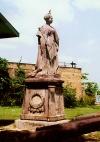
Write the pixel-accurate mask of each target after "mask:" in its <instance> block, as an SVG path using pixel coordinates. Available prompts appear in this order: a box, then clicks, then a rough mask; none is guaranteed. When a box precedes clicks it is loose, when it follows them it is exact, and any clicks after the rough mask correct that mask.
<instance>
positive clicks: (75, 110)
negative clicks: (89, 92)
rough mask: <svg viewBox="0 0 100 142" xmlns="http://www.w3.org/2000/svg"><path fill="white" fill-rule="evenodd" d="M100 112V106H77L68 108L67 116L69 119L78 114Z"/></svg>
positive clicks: (66, 110)
mask: <svg viewBox="0 0 100 142" xmlns="http://www.w3.org/2000/svg"><path fill="white" fill-rule="evenodd" d="M96 112H100V106H90V107H76V108H69V109H68V108H66V109H65V117H66V118H67V119H72V118H74V117H77V116H82V115H86V114H91V113H96Z"/></svg>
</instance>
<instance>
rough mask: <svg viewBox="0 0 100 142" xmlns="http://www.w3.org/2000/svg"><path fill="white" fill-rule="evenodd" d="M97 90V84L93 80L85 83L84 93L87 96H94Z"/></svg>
mask: <svg viewBox="0 0 100 142" xmlns="http://www.w3.org/2000/svg"><path fill="white" fill-rule="evenodd" d="M97 91H98V85H97V83H95V82H87V83H86V84H85V93H86V95H88V96H95V95H96V94H97Z"/></svg>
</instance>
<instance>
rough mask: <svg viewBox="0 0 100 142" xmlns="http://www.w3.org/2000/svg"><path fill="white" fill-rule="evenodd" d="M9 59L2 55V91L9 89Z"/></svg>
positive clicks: (0, 64) (0, 77) (0, 89)
mask: <svg viewBox="0 0 100 142" xmlns="http://www.w3.org/2000/svg"><path fill="white" fill-rule="evenodd" d="M9 79H10V77H9V74H8V61H7V60H6V59H3V58H1V57H0V93H2V92H5V91H6V90H8V89H9V86H10V84H9Z"/></svg>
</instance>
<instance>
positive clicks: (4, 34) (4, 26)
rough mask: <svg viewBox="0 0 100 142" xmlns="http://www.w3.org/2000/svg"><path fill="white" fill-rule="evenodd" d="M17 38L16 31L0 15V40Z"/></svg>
mask: <svg viewBox="0 0 100 142" xmlns="http://www.w3.org/2000/svg"><path fill="white" fill-rule="evenodd" d="M12 37H19V33H18V32H17V30H16V29H15V28H14V27H13V26H12V25H11V24H10V22H9V21H8V20H7V19H6V18H5V17H4V16H3V15H2V14H1V13H0V38H12Z"/></svg>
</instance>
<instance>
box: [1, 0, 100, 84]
mask: <svg viewBox="0 0 100 142" xmlns="http://www.w3.org/2000/svg"><path fill="white" fill-rule="evenodd" d="M50 9H51V12H52V16H53V23H52V26H53V27H54V28H55V29H56V31H57V32H58V35H59V38H60V46H59V62H66V63H71V62H72V61H73V62H75V63H76V64H77V67H79V68H82V72H83V73H88V74H89V75H88V78H89V81H94V82H97V83H99V84H100V75H99V74H100V62H99V59H100V0H28V1H26V0H0V12H1V13H2V14H3V15H4V16H5V17H6V19H7V20H8V21H9V22H10V23H11V24H12V25H13V26H14V27H15V29H16V30H17V31H18V32H19V33H20V36H19V37H17V38H8V39H0V57H2V58H6V59H7V60H8V61H10V62H19V61H20V59H21V58H22V60H21V62H24V63H35V62H36V58H37V49H38V43H37V37H36V33H37V30H38V27H41V26H42V25H43V24H44V23H45V21H44V19H43V17H44V15H45V14H47V13H48V11H49V10H50Z"/></svg>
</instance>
